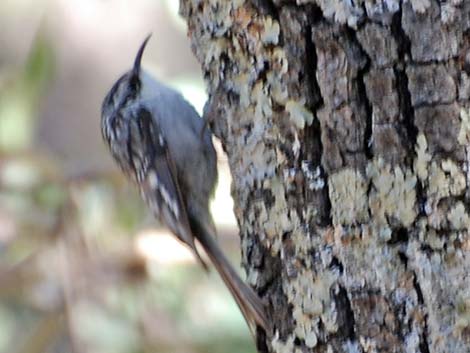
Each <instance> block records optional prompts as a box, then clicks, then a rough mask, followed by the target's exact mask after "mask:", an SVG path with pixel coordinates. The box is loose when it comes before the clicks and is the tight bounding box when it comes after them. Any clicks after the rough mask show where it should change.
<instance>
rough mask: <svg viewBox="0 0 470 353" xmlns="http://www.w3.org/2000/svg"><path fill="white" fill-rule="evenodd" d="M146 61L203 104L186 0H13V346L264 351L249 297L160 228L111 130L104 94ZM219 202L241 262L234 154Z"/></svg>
mask: <svg viewBox="0 0 470 353" xmlns="http://www.w3.org/2000/svg"><path fill="white" fill-rule="evenodd" d="M149 32H152V33H153V37H152V39H151V41H150V43H149V45H148V46H147V50H146V54H145V56H144V60H143V62H144V66H145V67H146V68H147V70H148V71H150V72H152V73H154V74H155V75H156V76H157V77H159V78H160V79H161V80H162V81H164V82H166V83H168V84H170V85H171V86H173V87H175V88H177V89H178V90H180V91H181V92H182V93H183V94H184V95H185V97H186V98H187V99H188V100H189V101H190V102H192V103H193V104H194V105H195V107H196V108H197V109H198V110H199V111H201V110H202V106H203V104H204V101H205V99H206V98H205V92H204V87H203V83H202V80H201V77H200V71H199V65H198V63H197V62H196V61H195V59H194V57H193V55H192V53H191V50H190V45H189V41H188V39H187V38H186V28H185V23H184V22H183V20H182V19H180V18H179V16H178V1H177V0H167V1H165V0H138V1H137V0H133V1H130V0H80V1H78V0H76V1H71V0H1V2H0V352H9V353H16V352H18V353H19V352H21V353H23V352H25V353H26V352H28V353H30V352H38V353H39V352H73V353H82V352H83V353H85V352H90V353H91V352H93V353H101V352H102V353H108V352H113V353H120V352H123V353H124V352H126V353H130V352H136V353H137V352H233V353H235V352H250V351H251V352H254V347H253V345H252V341H251V337H250V335H249V333H248V330H247V328H246V326H245V323H244V321H243V319H242V316H241V314H240V313H239V311H238V308H237V307H236V305H235V304H234V302H233V301H232V299H231V297H230V295H229V293H228V291H227V290H226V289H225V288H224V286H223V284H222V282H221V280H220V279H219V278H218V276H217V274H216V273H215V271H211V273H210V274H209V275H208V274H206V273H205V272H204V271H203V270H202V269H201V268H200V267H199V266H198V265H197V264H196V263H195V261H194V259H193V257H192V255H191V254H190V253H189V251H187V249H186V248H185V247H183V246H182V245H180V243H179V242H178V241H176V240H174V238H173V237H172V236H171V235H170V234H169V233H168V232H167V230H166V229H164V228H161V227H159V225H158V224H157V222H156V221H155V220H154V219H153V218H152V216H151V215H150V214H149V212H148V210H147V209H146V207H145V206H144V205H143V203H142V202H141V200H140V198H139V196H138V194H137V192H136V190H135V189H134V187H133V186H132V185H129V183H127V182H126V180H124V178H123V176H122V175H121V173H120V172H119V170H118V169H117V167H116V166H115V165H114V163H113V161H112V160H111V158H110V156H109V153H108V150H107V148H106V146H105V145H104V143H103V142H102V139H101V132H100V105H101V101H102V99H103V98H104V96H105V94H106V93H107V91H108V90H109V89H110V87H111V85H112V84H113V83H114V81H115V80H116V79H117V78H118V77H119V76H120V75H121V74H122V73H123V72H124V71H126V70H128V69H129V68H130V66H131V64H132V62H133V59H134V56H135V54H136V51H137V48H138V46H139V45H140V43H141V42H142V40H143V39H144V38H145V36H146V35H147V34H148V33H149ZM219 162H220V166H219V171H220V178H219V186H218V190H217V193H216V198H215V200H214V203H213V205H212V209H213V214H214V218H215V219H216V222H217V225H218V230H219V235H220V236H219V241H220V243H221V246H222V247H223V248H224V250H225V251H226V252H227V253H228V254H230V257H231V259H232V260H233V263H234V265H237V266H238V264H239V262H240V260H239V257H238V253H239V241H238V238H237V230H236V225H235V221H234V217H233V213H232V207H233V206H232V201H231V199H230V178H229V172H228V169H227V165H226V161H225V160H224V157H223V156H222V154H221V153H219Z"/></svg>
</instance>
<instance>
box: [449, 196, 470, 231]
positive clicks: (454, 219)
mask: <svg viewBox="0 0 470 353" xmlns="http://www.w3.org/2000/svg"><path fill="white" fill-rule="evenodd" d="M447 219H448V220H449V222H450V225H451V226H452V228H453V229H456V230H460V229H469V228H470V217H469V216H468V214H467V212H466V210H465V206H464V204H463V203H462V202H460V201H458V202H457V203H456V204H455V206H454V207H452V209H451V210H450V212H449V214H448V215H447Z"/></svg>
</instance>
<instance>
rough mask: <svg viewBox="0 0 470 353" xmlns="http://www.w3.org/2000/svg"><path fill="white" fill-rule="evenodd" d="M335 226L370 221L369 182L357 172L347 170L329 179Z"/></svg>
mask: <svg viewBox="0 0 470 353" xmlns="http://www.w3.org/2000/svg"><path fill="white" fill-rule="evenodd" d="M328 190H329V195H330V200H331V214H332V217H333V224H335V225H340V224H343V225H351V224H355V223H364V222H367V220H368V219H369V212H368V207H367V182H366V180H365V179H364V177H363V176H362V175H361V173H360V172H359V171H357V170H354V169H351V168H347V169H343V170H341V171H339V172H337V173H334V174H332V175H331V176H330V178H329V179H328Z"/></svg>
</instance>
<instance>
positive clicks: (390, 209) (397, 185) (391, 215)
mask: <svg viewBox="0 0 470 353" xmlns="http://www.w3.org/2000/svg"><path fill="white" fill-rule="evenodd" d="M367 176H368V177H369V178H370V179H371V181H372V185H373V189H372V191H371V192H370V193H369V208H370V211H371V213H372V215H373V216H374V217H373V219H374V222H377V224H378V225H379V226H381V227H383V226H385V227H387V224H388V220H389V219H393V221H395V222H398V223H399V224H400V225H402V226H404V227H409V226H410V225H411V224H412V223H413V222H414V220H415V219H416V210H415V203H416V191H415V186H416V176H415V175H414V174H413V172H412V171H411V170H406V169H405V171H403V170H402V169H401V168H400V167H399V166H395V167H393V168H392V167H391V166H390V165H387V164H385V163H384V162H383V160H382V159H378V160H377V159H375V160H374V161H373V162H372V163H369V164H368V166H367Z"/></svg>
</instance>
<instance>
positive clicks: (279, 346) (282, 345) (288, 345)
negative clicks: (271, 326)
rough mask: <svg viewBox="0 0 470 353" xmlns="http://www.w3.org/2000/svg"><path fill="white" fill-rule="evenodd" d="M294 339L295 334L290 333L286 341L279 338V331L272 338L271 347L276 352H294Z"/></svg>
mask: <svg viewBox="0 0 470 353" xmlns="http://www.w3.org/2000/svg"><path fill="white" fill-rule="evenodd" d="M294 340H295V335H290V336H289V337H288V338H287V339H286V341H284V342H283V341H281V339H280V338H279V332H276V334H275V335H274V337H273V338H272V340H271V347H272V348H273V351H274V352H277V353H292V352H294Z"/></svg>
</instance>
